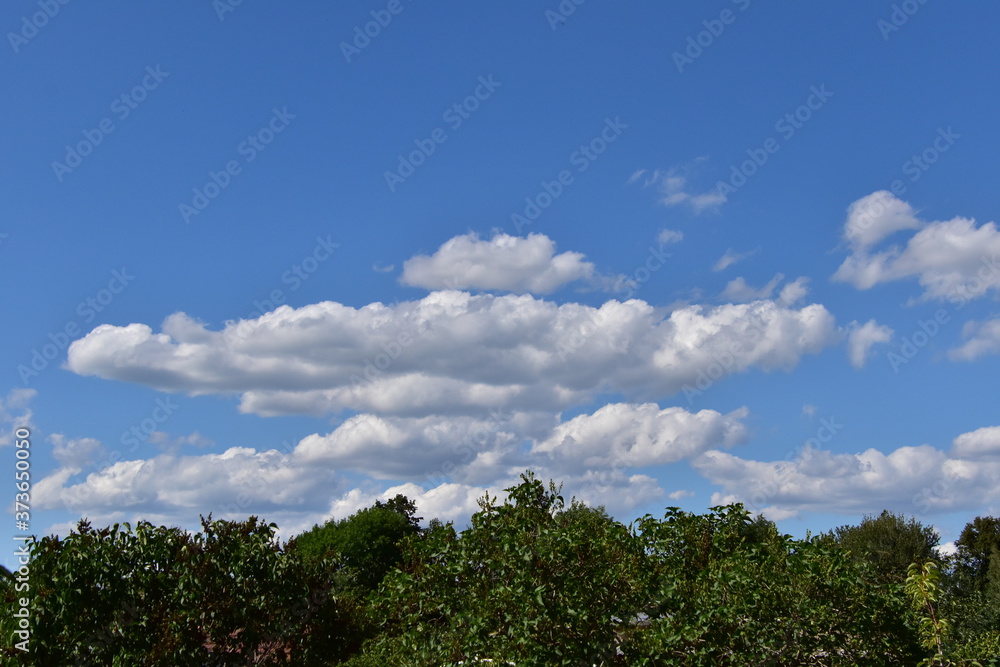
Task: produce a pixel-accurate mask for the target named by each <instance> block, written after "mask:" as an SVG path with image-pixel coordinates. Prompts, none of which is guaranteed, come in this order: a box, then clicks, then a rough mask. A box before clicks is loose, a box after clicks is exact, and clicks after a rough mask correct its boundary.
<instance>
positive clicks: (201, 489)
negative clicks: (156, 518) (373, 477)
mask: <svg viewBox="0 0 1000 667" xmlns="http://www.w3.org/2000/svg"><path fill="white" fill-rule="evenodd" d="M64 462H66V463H72V461H70V460H67V458H66V456H64ZM76 473H77V469H76V468H74V467H72V466H64V467H62V468H59V469H57V470H56V471H55V472H54V473H52V474H50V475H49V476H47V477H45V478H43V479H41V480H39V481H38V482H37V483H36V484H35V487H34V495H35V503H36V505H37V506H38V508H39V509H59V508H65V509H68V510H70V511H87V512H88V513H90V512H94V513H99V512H101V511H106V512H107V511H113V510H127V511H131V512H150V513H160V514H168V515H178V514H183V513H190V512H191V511H197V512H200V513H203V514H207V513H208V512H209V511H214V512H216V513H219V512H232V511H234V510H235V511H236V512H237V513H239V511H240V510H242V509H243V508H245V507H249V506H251V505H252V506H253V507H254V508H255V509H256V510H257V511H258V512H267V511H273V510H280V509H287V508H288V507H295V508H296V509H298V510H300V511H302V510H313V511H316V510H323V509H325V508H326V506H327V503H328V502H329V498H330V496H331V494H332V493H333V492H334V491H335V490H337V489H338V487H339V486H340V485H339V484H338V483H337V480H336V478H335V475H334V470H333V469H332V468H329V467H323V466H310V465H308V464H307V463H305V462H299V461H297V460H295V459H294V458H293V457H292V456H291V455H290V454H287V453H282V452H279V451H278V450H269V451H265V452H257V451H255V450H254V449H251V448H247V447H231V448H229V449H227V450H226V451H225V452H223V453H221V454H205V455H201V456H173V455H169V454H161V455H159V456H156V457H153V458H150V459H144V460H132V461H118V462H116V463H113V464H111V465H109V466H106V467H104V468H103V469H101V470H98V471H95V472H92V473H90V474H88V475H86V477H85V478H84V479H82V480H80V479H76V478H75V475H76ZM185 511H186V512H185Z"/></svg>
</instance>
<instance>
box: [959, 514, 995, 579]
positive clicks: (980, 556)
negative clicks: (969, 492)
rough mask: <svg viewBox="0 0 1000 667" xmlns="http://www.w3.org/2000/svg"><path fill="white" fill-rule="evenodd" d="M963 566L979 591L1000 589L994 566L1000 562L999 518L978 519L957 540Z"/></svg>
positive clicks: (970, 523)
mask: <svg viewBox="0 0 1000 667" xmlns="http://www.w3.org/2000/svg"><path fill="white" fill-rule="evenodd" d="M955 546H956V547H957V548H958V553H957V556H958V561H959V564H960V567H962V568H965V569H966V570H967V571H968V572H969V574H971V576H972V578H973V580H974V581H975V587H976V589H977V590H986V589H988V588H989V589H1000V580H998V579H997V576H998V575H997V574H993V576H992V577H991V571H992V572H994V573H997V572H1000V570H997V566H996V565H994V563H997V562H998V561H1000V556H998V553H1000V518H997V517H992V516H977V517H976V518H975V519H973V520H972V521H970V522H969V523H967V524H966V525H965V528H963V529H962V532H961V534H960V535H959V537H958V539H957V540H955ZM998 599H1000V598H998Z"/></svg>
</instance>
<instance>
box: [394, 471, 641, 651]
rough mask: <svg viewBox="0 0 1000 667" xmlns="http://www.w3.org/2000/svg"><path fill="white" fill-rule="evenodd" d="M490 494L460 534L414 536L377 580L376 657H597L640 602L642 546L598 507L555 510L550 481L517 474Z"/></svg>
mask: <svg viewBox="0 0 1000 667" xmlns="http://www.w3.org/2000/svg"><path fill="white" fill-rule="evenodd" d="M507 491H508V492H509V497H508V499H507V500H506V501H505V502H504V503H503V504H497V503H496V501H495V499H491V498H489V497H487V498H485V499H484V500H482V501H481V502H480V507H481V510H480V511H479V512H477V513H476V514H475V515H473V517H472V525H471V527H470V528H469V529H467V530H466V531H464V532H463V533H462V534H461V535H458V534H456V533H455V531H454V530H453V529H451V528H450V527H449V526H441V527H438V528H437V529H436V530H434V531H431V532H429V533H428V535H427V536H426V538H425V539H423V540H419V541H414V542H412V543H411V544H410V549H409V551H408V562H407V563H406V565H405V567H404V571H399V572H396V573H394V574H392V575H390V576H389V577H388V578H387V579H386V580H385V582H383V586H382V588H381V598H380V606H379V607H378V609H379V611H380V613H381V614H384V615H385V617H386V622H385V631H386V634H385V635H384V636H383V637H382V638H381V640H380V641H379V642H378V646H377V651H378V654H379V656H380V657H381V659H382V660H383V663H382V664H400V665H407V666H410V667H419V666H422V665H428V666H430V665H434V666H437V665H445V664H455V663H456V662H458V661H462V660H464V661H466V664H468V661H470V660H473V659H476V658H479V659H492V660H495V661H506V660H510V661H512V662H514V663H516V664H517V665H518V666H519V667H532V666H537V667H559V666H563V665H565V666H567V667H569V666H573V667H576V666H578V665H584V664H586V665H590V664H592V663H598V664H601V661H602V660H607V659H609V658H610V657H611V656H613V655H614V646H615V637H616V635H617V633H618V632H619V631H621V630H622V628H623V627H624V626H625V625H627V623H628V621H629V620H630V619H631V617H632V614H633V613H634V611H635V610H636V609H637V608H638V606H639V604H640V602H641V599H642V592H643V591H642V588H641V586H640V585H639V578H637V574H639V573H640V572H641V568H640V563H641V558H642V554H641V550H640V547H639V545H638V544H637V543H636V542H635V541H634V540H633V539H631V536H630V534H629V531H628V529H627V528H626V527H625V526H623V525H621V524H619V523H617V522H615V521H613V520H611V519H610V518H609V517H608V516H607V515H606V514H605V513H604V511H603V510H591V509H588V508H585V507H583V506H582V505H579V504H574V505H572V506H571V507H570V509H569V510H565V508H564V506H563V499H562V498H561V497H560V496H559V495H558V492H557V490H556V489H555V488H554V487H551V486H550V487H549V488H548V489H546V487H545V485H543V484H542V482H540V481H539V480H537V479H535V478H534V476H533V475H532V474H531V473H527V474H525V475H522V483H521V484H520V485H518V486H516V487H513V488H510V489H508V490H507Z"/></svg>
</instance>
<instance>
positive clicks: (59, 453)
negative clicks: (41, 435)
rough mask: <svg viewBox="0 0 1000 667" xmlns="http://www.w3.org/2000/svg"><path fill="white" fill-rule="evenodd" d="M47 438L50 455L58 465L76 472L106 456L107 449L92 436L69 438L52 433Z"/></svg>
mask: <svg viewBox="0 0 1000 667" xmlns="http://www.w3.org/2000/svg"><path fill="white" fill-rule="evenodd" d="M48 440H49V442H51V443H52V457H53V458H54V459H55V460H56V461H58V462H59V465H60V466H62V467H63V468H69V469H71V470H74V471H76V472H79V471H81V470H84V469H85V468H88V467H90V466H91V465H92V464H94V463H96V462H98V461H99V460H101V459H103V458H105V457H106V456H107V450H106V449H105V448H104V446H103V445H102V444H101V443H100V441H98V440H95V439H94V438H78V439H71V438H67V437H66V436H64V435H63V434H61V433H53V434H52V435H50V436H49V438H48Z"/></svg>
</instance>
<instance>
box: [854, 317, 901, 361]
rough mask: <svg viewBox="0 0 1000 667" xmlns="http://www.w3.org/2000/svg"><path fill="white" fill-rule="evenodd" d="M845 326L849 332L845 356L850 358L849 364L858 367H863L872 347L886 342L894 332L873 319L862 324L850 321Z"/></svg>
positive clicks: (869, 356)
mask: <svg viewBox="0 0 1000 667" xmlns="http://www.w3.org/2000/svg"><path fill="white" fill-rule="evenodd" d="M847 328H848V331H849V332H850V333H849V334H848V336H847V357H848V358H849V359H850V360H851V365H852V366H854V367H855V368H858V369H861V368H864V367H865V364H866V363H867V362H868V359H870V358H871V352H872V347H873V346H875V345H877V344H879V343H888V342H889V341H890V340H892V335H893V333H894V332H893V330H892V329H891V328H889V327H887V326H885V325H883V324H879V323H877V322H876V321H875V320H868V321H867V322H865V323H864V324H858V323H857V322H851V323H850V324H849V325H847Z"/></svg>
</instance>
